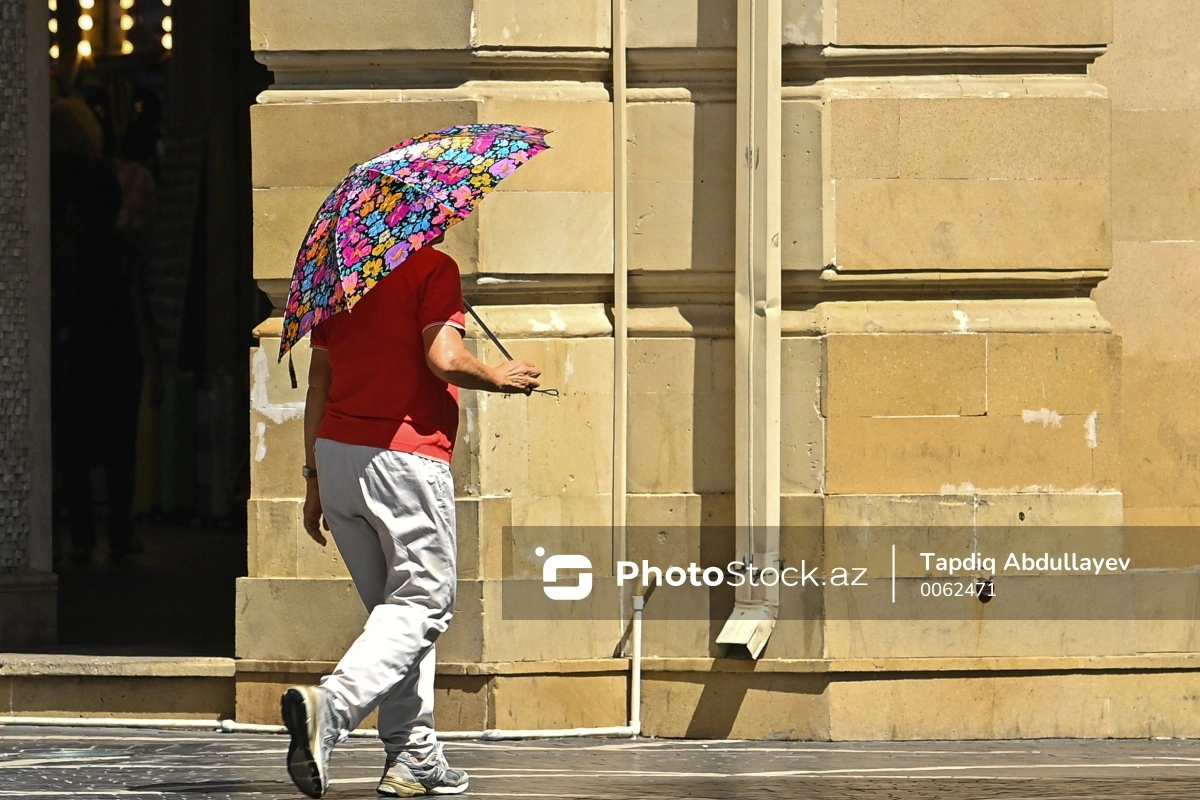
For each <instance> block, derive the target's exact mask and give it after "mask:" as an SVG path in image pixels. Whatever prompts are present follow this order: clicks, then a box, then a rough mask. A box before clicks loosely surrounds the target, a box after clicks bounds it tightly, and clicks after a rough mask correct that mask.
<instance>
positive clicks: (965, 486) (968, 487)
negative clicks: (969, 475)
mask: <svg viewBox="0 0 1200 800" xmlns="http://www.w3.org/2000/svg"><path fill="white" fill-rule="evenodd" d="M978 491H979V490H978V489H977V488H975V484H973V483H971V482H970V481H965V482H963V483H960V484H959V485H958V486H955V485H954V484H953V483H943V484H942V494H975V493H976V492H978Z"/></svg>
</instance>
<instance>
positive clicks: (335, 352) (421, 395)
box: [311, 247, 465, 461]
mask: <svg viewBox="0 0 1200 800" xmlns="http://www.w3.org/2000/svg"><path fill="white" fill-rule="evenodd" d="M463 322H464V320H463V297H462V286H461V284H460V283H459V275H458V264H456V263H454V259H452V258H450V256H448V255H446V254H445V253H441V252H438V251H437V250H434V249H433V248H432V247H423V248H421V249H420V250H418V251H417V252H415V253H413V254H412V255H411V256H409V257H408V258H407V259H405V261H404V263H402V264H401V265H400V266H398V267H397V268H396V271H395V272H393V273H392V274H390V275H388V276H387V277H386V278H384V279H383V280H381V281H379V283H377V284H375V286H374V288H372V289H371V291H369V292H367V294H366V295H365V296H364V297H363V298H362V299H361V300H359V301H358V303H357V304H356V305H355V306H354V308H353V309H352V310H350V311H342V312H340V313H338V314H335V315H333V316H332V317H330V318H329V319H327V320H325V322H323V323H321V324H320V325H318V326H317V327H316V328H314V329H313V332H312V342H311V344H312V346H313V347H317V348H324V349H325V350H328V351H329V364H330V368H331V370H332V384H331V386H330V387H329V399H328V401H327V402H326V404H325V417H324V419H322V420H321V425H320V427H319V428H318V429H317V436H319V437H321V438H323V439H333V440H334V441H338V442H344V443H346V444H359V445H366V446H368V447H381V448H384V449H386V450H400V451H402V452H405V453H416V454H417V455H421V456H428V457H430V458H437V459H440V460H442V461H449V460H450V455H451V452H452V450H453V448H454V437H455V435H456V434H457V433H458V387H456V386H453V385H450V384H447V383H446V382H445V381H443V380H440V379H438V377H437V376H435V375H434V374H433V373H432V372H430V370H429V365H428V364H427V363H426V362H425V345H424V341H423V340H422V332H423V331H424V330H425V329H426V328H429V327H432V326H434V325H453V326H454V327H456V328H458V329H460V330H465V327H464V325H463Z"/></svg>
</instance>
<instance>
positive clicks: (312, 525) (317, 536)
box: [304, 478, 329, 547]
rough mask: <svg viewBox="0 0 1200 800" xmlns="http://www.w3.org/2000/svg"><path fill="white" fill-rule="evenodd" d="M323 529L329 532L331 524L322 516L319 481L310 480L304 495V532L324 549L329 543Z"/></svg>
mask: <svg viewBox="0 0 1200 800" xmlns="http://www.w3.org/2000/svg"><path fill="white" fill-rule="evenodd" d="M321 528H324V529H325V530H329V523H328V522H326V521H325V517H324V516H323V515H322V514H321V492H320V490H319V489H318V488H317V481H316V479H313V478H310V479H309V481H308V489H307V490H306V491H305V493H304V530H305V531H306V532H307V533H308V535H309V536H311V537H312V540H313V541H314V542H316V543H317V544H319V545H321V546H322V547H324V546H325V545H326V544H327V542H326V541H325V534H323V533H321Z"/></svg>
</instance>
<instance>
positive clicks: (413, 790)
mask: <svg viewBox="0 0 1200 800" xmlns="http://www.w3.org/2000/svg"><path fill="white" fill-rule="evenodd" d="M468 786H470V784H469V783H464V784H463V785H462V786H439V787H437V788H436V789H426V788H425V787H424V786H422V785H421V784H419V783H405V782H403V781H388V782H384V783H380V784H379V786H378V787H376V789H375V793H376V794H378V795H381V796H383V797H425V796H427V795H431V794H462V793H463V792H465V791H466V790H467V787H468Z"/></svg>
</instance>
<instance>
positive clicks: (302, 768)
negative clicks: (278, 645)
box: [279, 689, 328, 798]
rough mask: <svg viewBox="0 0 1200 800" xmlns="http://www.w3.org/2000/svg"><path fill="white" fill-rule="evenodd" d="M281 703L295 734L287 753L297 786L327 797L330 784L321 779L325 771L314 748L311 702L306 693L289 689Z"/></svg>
mask: <svg viewBox="0 0 1200 800" xmlns="http://www.w3.org/2000/svg"><path fill="white" fill-rule="evenodd" d="M279 705H280V709H279V710H280V713H281V715H282V716H283V725H284V727H286V728H287V732H288V734H289V735H290V736H291V737H292V741H291V744H289V745H288V754H287V768H288V775H290V776H291V778H292V783H294V784H296V788H297V789H299V790H300V791H302V792H304V793H305V794H306V795H308V796H309V797H313V798H319V797H323V796H324V795H325V790H326V788H328V787H326V786H325V784H324V782H323V781H322V780H321V771H320V769H318V768H317V759H316V757H315V754H314V753H313V751H312V744H311V742H312V739H311V737H310V735H309V709H308V702H307V700H306V699H305V697H304V695H303V694H302V693H300V692H298V691H296V690H295V689H288V690H287V691H286V692H284V693H283V698H282V699H281V700H280V701H279ZM313 713H316V709H313Z"/></svg>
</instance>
